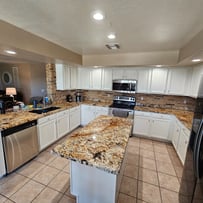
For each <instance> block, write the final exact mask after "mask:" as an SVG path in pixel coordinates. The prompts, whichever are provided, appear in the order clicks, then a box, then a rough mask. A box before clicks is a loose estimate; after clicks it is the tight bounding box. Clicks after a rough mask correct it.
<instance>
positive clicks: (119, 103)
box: [109, 96, 136, 119]
mask: <svg viewBox="0 0 203 203" xmlns="http://www.w3.org/2000/svg"><path fill="white" fill-rule="evenodd" d="M135 105H136V99H135V97H128V96H114V99H113V103H112V104H111V105H110V106H109V107H110V108H109V115H111V116H118V117H125V118H131V119H133V118H134V108H135Z"/></svg>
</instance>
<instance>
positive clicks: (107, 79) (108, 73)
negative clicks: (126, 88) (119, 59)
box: [102, 68, 112, 90]
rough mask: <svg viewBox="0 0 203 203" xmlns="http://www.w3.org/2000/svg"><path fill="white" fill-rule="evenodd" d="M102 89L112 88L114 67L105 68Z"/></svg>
mask: <svg viewBox="0 0 203 203" xmlns="http://www.w3.org/2000/svg"><path fill="white" fill-rule="evenodd" d="M102 90H112V69H111V68H103V70H102Z"/></svg>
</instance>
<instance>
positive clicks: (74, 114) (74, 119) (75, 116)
mask: <svg viewBox="0 0 203 203" xmlns="http://www.w3.org/2000/svg"><path fill="white" fill-rule="evenodd" d="M69 115H70V117H69V126H70V127H69V128H70V131H72V130H74V129H75V128H77V127H78V126H80V106H76V107H73V108H71V109H70V110H69Z"/></svg>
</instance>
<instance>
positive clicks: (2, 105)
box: [0, 100, 6, 114]
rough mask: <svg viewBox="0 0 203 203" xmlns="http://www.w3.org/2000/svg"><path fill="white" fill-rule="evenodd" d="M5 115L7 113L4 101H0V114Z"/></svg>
mask: <svg viewBox="0 0 203 203" xmlns="http://www.w3.org/2000/svg"><path fill="white" fill-rule="evenodd" d="M5 113H6V107H5V103H4V101H3V100H0V114H5Z"/></svg>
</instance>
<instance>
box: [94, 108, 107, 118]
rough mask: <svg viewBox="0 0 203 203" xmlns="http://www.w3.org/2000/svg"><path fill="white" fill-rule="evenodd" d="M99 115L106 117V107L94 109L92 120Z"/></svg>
mask: <svg viewBox="0 0 203 203" xmlns="http://www.w3.org/2000/svg"><path fill="white" fill-rule="evenodd" d="M100 115H108V108H107V107H94V118H97V117H98V116H100Z"/></svg>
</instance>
